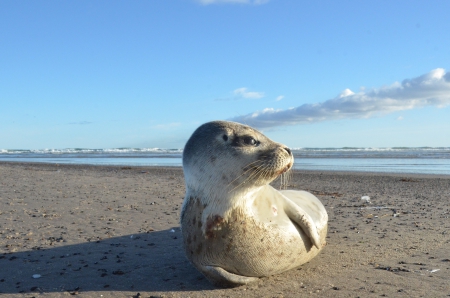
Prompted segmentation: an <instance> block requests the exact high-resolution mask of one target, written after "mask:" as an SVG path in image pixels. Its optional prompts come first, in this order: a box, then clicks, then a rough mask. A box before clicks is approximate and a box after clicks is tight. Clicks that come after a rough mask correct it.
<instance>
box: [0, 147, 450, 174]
mask: <svg viewBox="0 0 450 298" xmlns="http://www.w3.org/2000/svg"><path fill="white" fill-rule="evenodd" d="M292 152H293V154H294V158H295V163H294V169H299V170H319V171H356V172H385V173H417V174H441V175H450V147H439V148H434V147H421V148H405V147H401V148H396V147H394V148H350V147H349V148H294V149H292ZM182 153H183V152H182V149H160V148H116V149H82V148H73V149H44V150H5V149H0V161H16V162H43V163H56V164H90V165H119V166H181V157H182Z"/></svg>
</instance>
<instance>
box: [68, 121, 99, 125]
mask: <svg viewBox="0 0 450 298" xmlns="http://www.w3.org/2000/svg"><path fill="white" fill-rule="evenodd" d="M92 123H94V122H90V121H78V122H70V123H69V124H72V125H88V124H92Z"/></svg>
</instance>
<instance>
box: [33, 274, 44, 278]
mask: <svg viewBox="0 0 450 298" xmlns="http://www.w3.org/2000/svg"><path fill="white" fill-rule="evenodd" d="M41 276H42V275H40V274H33V278H41Z"/></svg>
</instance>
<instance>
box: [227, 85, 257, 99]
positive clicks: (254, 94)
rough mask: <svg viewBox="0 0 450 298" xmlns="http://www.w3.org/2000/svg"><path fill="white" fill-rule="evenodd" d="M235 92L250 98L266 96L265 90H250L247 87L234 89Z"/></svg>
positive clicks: (239, 95)
mask: <svg viewBox="0 0 450 298" xmlns="http://www.w3.org/2000/svg"><path fill="white" fill-rule="evenodd" d="M233 94H234V95H235V96H238V97H243V98H250V99H258V98H262V97H264V92H254V91H248V89H247V88H245V87H243V88H238V89H236V90H234V91H233Z"/></svg>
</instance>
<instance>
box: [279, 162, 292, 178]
mask: <svg viewBox="0 0 450 298" xmlns="http://www.w3.org/2000/svg"><path fill="white" fill-rule="evenodd" d="M291 168H292V162H290V163H289V164H288V165H287V166H285V167H284V168H282V169H281V170H280V171H278V172H277V174H278V175H282V174H284V173H286V172H287V171H289V170H290V169H291Z"/></svg>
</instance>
